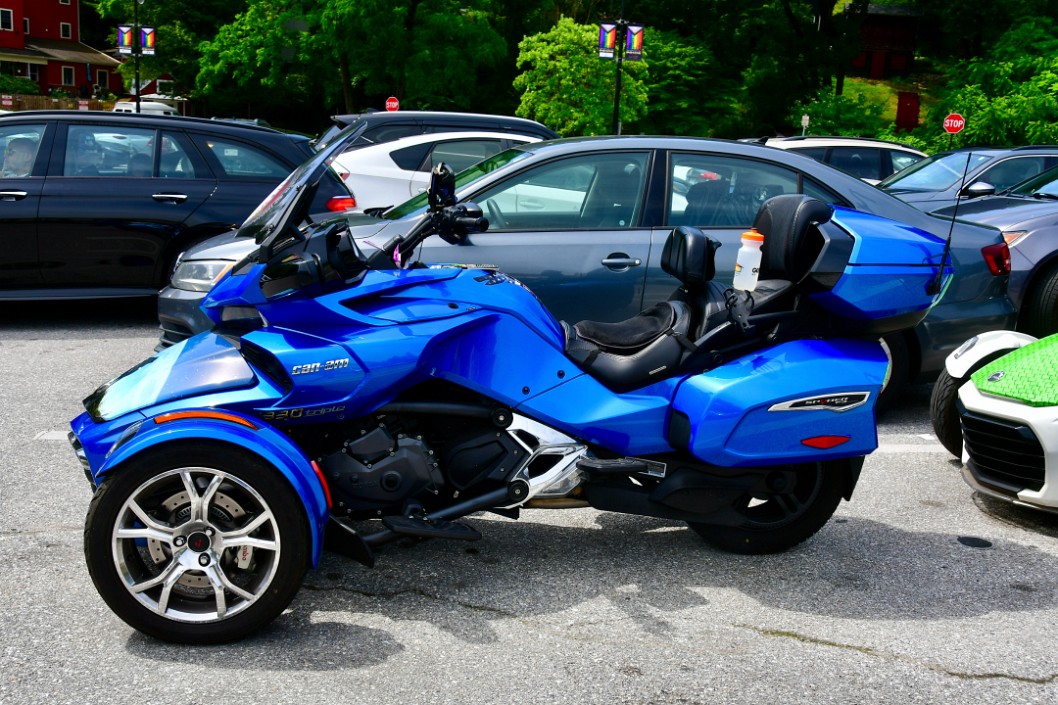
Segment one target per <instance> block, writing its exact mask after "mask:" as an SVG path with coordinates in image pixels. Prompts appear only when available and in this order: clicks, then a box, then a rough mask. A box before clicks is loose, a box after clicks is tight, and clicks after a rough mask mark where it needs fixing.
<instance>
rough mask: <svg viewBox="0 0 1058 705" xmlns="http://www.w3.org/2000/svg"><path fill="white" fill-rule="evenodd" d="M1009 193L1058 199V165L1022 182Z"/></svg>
mask: <svg viewBox="0 0 1058 705" xmlns="http://www.w3.org/2000/svg"><path fill="white" fill-rule="evenodd" d="M1007 193H1008V194H1010V195H1012V196H1028V197H1031V198H1052V199H1058V167H1054V168H1053V169H1048V170H1047V171H1045V172H1043V173H1042V174H1039V175H1037V176H1034V177H1032V178H1031V179H1029V180H1028V181H1023V182H1021V183H1020V184H1018V185H1016V186H1014V187H1012V188H1010V189H1009V190H1008V191H1007Z"/></svg>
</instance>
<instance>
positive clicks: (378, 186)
mask: <svg viewBox="0 0 1058 705" xmlns="http://www.w3.org/2000/svg"><path fill="white" fill-rule="evenodd" d="M539 141H540V140H539V139H538V138H536V137H530V136H528V135H519V134H513V133H507V132H432V133H428V134H425V135H414V136H411V137H403V138H401V139H399V140H394V141H392V142H384V143H382V144H374V145H370V146H367V147H359V148H356V149H351V150H349V151H347V152H344V153H343V154H341V155H339V156H338V157H336V158H335V160H334V162H333V163H332V164H331V168H332V169H334V171H336V172H337V173H338V175H339V176H341V177H342V179H343V180H344V181H345V184H346V186H348V187H349V190H350V191H352V193H353V198H355V199H356V206H355V209H356V210H360V211H362V210H368V209H371V208H388V207H389V206H395V205H397V204H400V203H404V201H407V200H408V199H409V198H411V197H412V196H417V195H419V193H420V192H422V191H425V190H426V189H427V187H428V186H429V185H430V170H431V169H433V167H434V165H436V164H439V163H440V162H444V163H445V164H447V165H448V166H449V168H451V169H452V171H454V172H457V173H458V172H460V171H462V170H464V169H466V168H467V167H469V166H473V165H474V164H477V163H478V162H480V161H481V160H482V159H487V158H488V157H491V156H492V155H493V154H496V153H498V152H502V151H503V150H505V149H507V148H509V147H513V146H515V145H519V144H525V143H526V142H539Z"/></svg>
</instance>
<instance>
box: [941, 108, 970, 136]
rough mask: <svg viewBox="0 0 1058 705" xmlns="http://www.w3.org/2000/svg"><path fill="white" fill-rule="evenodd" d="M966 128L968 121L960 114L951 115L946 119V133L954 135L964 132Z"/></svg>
mask: <svg viewBox="0 0 1058 705" xmlns="http://www.w3.org/2000/svg"><path fill="white" fill-rule="evenodd" d="M964 127H966V120H964V119H963V116H962V115H960V114H959V113H951V114H950V115H948V117H946V118H944V131H945V132H947V133H948V134H952V135H954V134H955V133H956V132H962V128H964Z"/></svg>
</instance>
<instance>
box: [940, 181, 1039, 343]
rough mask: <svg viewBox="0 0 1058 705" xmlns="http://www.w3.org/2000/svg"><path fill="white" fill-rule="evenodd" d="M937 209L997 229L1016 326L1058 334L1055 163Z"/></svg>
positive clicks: (1026, 331) (1029, 330) (942, 214)
mask: <svg viewBox="0 0 1058 705" xmlns="http://www.w3.org/2000/svg"><path fill="white" fill-rule="evenodd" d="M935 213H936V214H937V215H939V216H943V217H946V218H951V217H952V216H957V217H958V218H960V219H963V220H969V221H971V222H974V223H980V224H983V225H989V226H992V227H994V228H998V229H999V230H1001V231H1002V232H1003V238H1004V240H1006V242H1007V244H1008V246H1009V247H1010V268H1011V272H1010V285H1009V287H1008V294H1009V296H1010V298H1011V300H1012V301H1013V302H1014V304H1015V306H1017V308H1018V322H1017V328H1018V330H1020V331H1022V332H1025V333H1028V334H1029V335H1033V336H1036V337H1037V338H1042V337H1044V336H1048V335H1051V334H1052V333H1058V167H1054V168H1052V169H1049V170H1048V171H1045V172H1044V173H1042V174H1040V175H1038V176H1036V177H1035V178H1032V179H1029V180H1028V181H1025V182H1022V183H1021V184H1018V185H1017V186H1015V187H1014V188H1012V189H1008V190H1006V191H1004V192H1002V193H1000V194H997V195H995V196H985V197H983V198H979V199H976V200H973V201H970V202H969V203H962V204H959V207H958V208H955V207H954V206H949V207H948V208H944V209H941V210H939V211H936V212H935Z"/></svg>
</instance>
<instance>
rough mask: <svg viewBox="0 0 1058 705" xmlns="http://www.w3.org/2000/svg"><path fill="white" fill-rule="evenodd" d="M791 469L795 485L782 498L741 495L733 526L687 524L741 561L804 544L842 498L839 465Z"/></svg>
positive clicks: (769, 495) (832, 463) (736, 502)
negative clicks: (740, 556) (794, 471)
mask: <svg viewBox="0 0 1058 705" xmlns="http://www.w3.org/2000/svg"><path fill="white" fill-rule="evenodd" d="M848 462H850V461H848V460H842V461H834V462H831V463H807V464H805V465H799V466H797V468H796V469H797V482H796V484H795V485H794V487H792V488H790V489H789V490H787V491H784V492H775V493H772V494H761V495H759V496H758V495H749V494H746V495H743V496H741V497H739V498H738V499H737V500H735V502H734V503H732V505H731V509H732V510H733V511H734V512H735V513H736V514H737V515H738V516H740V517H741V519H742V521H741V523H739V524H737V525H735V526H719V525H714V524H705V523H701V522H687V524H688V526H690V528H691V529H693V530H694V531H695V532H696V533H697V534H698V535H699V536H701V537H702V538H703V539H705V540H706V542H708V543H709V544H711V545H713V546H715V547H716V548H719V549H721V550H724V551H729V552H731V553H741V554H746V555H751V554H763V553H778V552H780V551H786V550H788V549H790V548H793V547H794V546H796V545H797V544H799V543H801V542H803V541H805V540H806V539H808V538H809V537H811V536H812V535H813V534H815V533H816V532H817V531H819V530H820V529H821V528H823V525H824V524H826V523H827V521H829V520H830V517H831V516H833V514H834V510H835V509H837V507H838V504H839V503H840V502H841V498H842V496H843V495H844V493H845V483H844V482H843V481H842V479H843V478H842V477H841V471H843V470H844V468H842V467H840V465H841V464H845V463H848Z"/></svg>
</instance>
